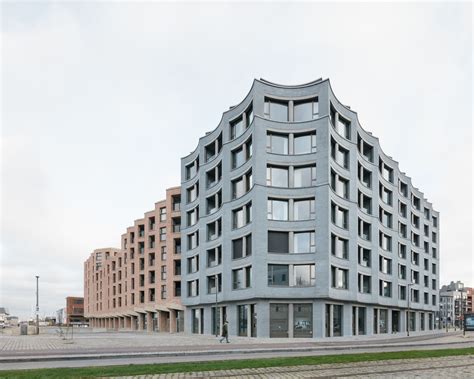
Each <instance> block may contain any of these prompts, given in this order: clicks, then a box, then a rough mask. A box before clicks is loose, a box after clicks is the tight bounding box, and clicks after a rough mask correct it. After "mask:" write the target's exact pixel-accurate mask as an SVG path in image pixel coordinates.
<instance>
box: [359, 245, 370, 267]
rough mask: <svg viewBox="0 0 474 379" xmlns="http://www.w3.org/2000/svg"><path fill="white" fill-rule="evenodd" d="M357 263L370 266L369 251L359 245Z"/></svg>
mask: <svg viewBox="0 0 474 379" xmlns="http://www.w3.org/2000/svg"><path fill="white" fill-rule="evenodd" d="M359 264H360V265H361V266H364V267H370V266H371V251H370V249H366V248H364V247H362V246H359Z"/></svg>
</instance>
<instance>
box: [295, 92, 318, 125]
mask: <svg viewBox="0 0 474 379" xmlns="http://www.w3.org/2000/svg"><path fill="white" fill-rule="evenodd" d="M318 114H319V103H318V99H317V98H315V99H311V100H299V101H295V102H294V105H293V121H295V122H298V121H308V120H314V119H316V118H318Z"/></svg>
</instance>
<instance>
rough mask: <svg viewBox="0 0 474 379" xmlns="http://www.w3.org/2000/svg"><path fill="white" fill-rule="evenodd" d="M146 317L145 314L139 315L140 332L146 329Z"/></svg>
mask: <svg viewBox="0 0 474 379" xmlns="http://www.w3.org/2000/svg"><path fill="white" fill-rule="evenodd" d="M143 321H144V315H143V313H139V314H138V330H143V329H144V322H143Z"/></svg>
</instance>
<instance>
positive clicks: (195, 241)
mask: <svg viewBox="0 0 474 379" xmlns="http://www.w3.org/2000/svg"><path fill="white" fill-rule="evenodd" d="M198 246H199V231H196V232H194V233H192V234H188V250H192V249H195V248H196V247H198Z"/></svg>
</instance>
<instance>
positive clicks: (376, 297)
mask: <svg viewBox="0 0 474 379" xmlns="http://www.w3.org/2000/svg"><path fill="white" fill-rule="evenodd" d="M181 199H182V203H183V204H182V206H181V219H182V220H183V226H182V229H181V232H182V246H183V254H182V268H183V270H182V273H181V274H182V275H181V279H182V295H183V296H182V304H183V305H185V306H186V310H185V330H186V331H187V332H190V333H206V334H210V333H219V331H220V329H221V326H222V322H223V320H228V321H229V333H230V335H239V336H249V337H290V338H291V337H329V338H331V337H337V336H349V335H372V334H383V333H387V334H391V333H394V334H396V333H406V330H407V325H408V327H409V329H410V330H411V331H414V332H415V331H416V332H422V331H429V330H432V329H433V328H435V325H434V324H435V322H434V321H435V320H434V312H435V311H436V310H437V309H438V296H439V295H438V285H439V254H440V252H439V220H440V219H439V213H438V212H437V211H436V210H434V209H433V206H432V204H431V203H430V202H429V201H428V200H427V199H426V198H425V197H424V194H423V193H422V192H421V191H420V190H419V189H418V188H416V187H415V186H414V184H413V183H412V179H411V178H410V177H409V176H407V175H406V174H405V173H404V172H402V171H401V170H400V168H399V164H398V162H397V161H396V160H394V159H393V158H392V157H390V156H388V155H387V154H385V153H384V152H383V150H382V149H381V146H380V143H379V140H378V139H377V138H376V137H374V136H373V135H372V134H371V133H370V132H367V131H365V130H364V129H363V128H362V127H361V126H360V124H359V121H358V118H357V113H356V112H354V111H353V110H351V109H350V107H348V106H346V105H344V104H342V103H341V102H340V101H339V100H338V99H337V98H336V96H335V95H334V93H333V91H332V88H331V85H330V82H329V80H321V79H319V80H316V81H314V82H311V83H307V84H303V85H294V86H286V85H278V84H274V83H270V82H268V81H265V80H255V81H254V82H253V85H252V88H251V89H250V91H249V93H248V94H247V96H246V97H245V98H244V99H243V100H242V102H241V103H239V104H237V105H235V106H233V107H231V108H230V110H228V111H226V112H224V113H223V116H222V119H221V121H220V123H219V125H218V126H217V127H216V128H215V129H214V130H213V131H212V132H209V133H207V134H205V135H204V136H203V137H201V138H200V140H199V142H198V144H197V147H196V149H195V150H194V151H193V152H192V153H190V154H189V155H188V156H186V157H184V158H182V162H181Z"/></svg>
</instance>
